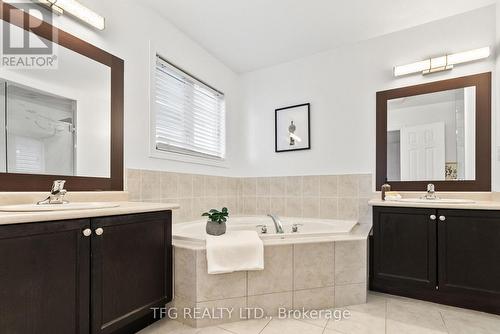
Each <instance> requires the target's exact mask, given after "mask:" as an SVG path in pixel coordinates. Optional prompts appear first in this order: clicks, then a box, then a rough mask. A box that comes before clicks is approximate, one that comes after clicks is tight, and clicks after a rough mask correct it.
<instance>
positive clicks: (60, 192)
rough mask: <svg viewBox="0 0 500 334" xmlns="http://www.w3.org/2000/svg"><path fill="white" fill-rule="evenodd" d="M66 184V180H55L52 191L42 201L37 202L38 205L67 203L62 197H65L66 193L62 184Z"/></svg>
mask: <svg viewBox="0 0 500 334" xmlns="http://www.w3.org/2000/svg"><path fill="white" fill-rule="evenodd" d="M65 183H66V180H55V181H54V183H52V189H51V190H50V195H49V197H47V198H46V199H44V200H43V201H39V202H38V203H36V204H38V205H42V204H64V203H68V201H65V200H64V196H65V195H66V193H67V191H66V189H64V184H65Z"/></svg>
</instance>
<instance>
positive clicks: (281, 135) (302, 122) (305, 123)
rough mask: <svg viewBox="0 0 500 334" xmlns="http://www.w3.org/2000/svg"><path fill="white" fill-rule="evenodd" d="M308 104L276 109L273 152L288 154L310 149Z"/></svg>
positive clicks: (309, 108)
mask: <svg viewBox="0 0 500 334" xmlns="http://www.w3.org/2000/svg"><path fill="white" fill-rule="evenodd" d="M310 110H311V105H310V104H309V103H305V104H299V105H295V106H290V107H285V108H279V109H276V110H275V111H274V112H275V133H274V139H275V151H276V152H288V151H299V150H309V149H310V148H311V133H310V131H311V125H310Z"/></svg>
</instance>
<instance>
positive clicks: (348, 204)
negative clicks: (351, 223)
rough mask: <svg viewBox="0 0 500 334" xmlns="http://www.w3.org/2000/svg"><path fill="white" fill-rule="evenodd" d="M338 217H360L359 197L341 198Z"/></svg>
mask: <svg viewBox="0 0 500 334" xmlns="http://www.w3.org/2000/svg"><path fill="white" fill-rule="evenodd" d="M337 217H338V218H339V219H358V217H359V199H357V198H339V201H338V215H337Z"/></svg>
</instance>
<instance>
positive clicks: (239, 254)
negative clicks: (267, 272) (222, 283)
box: [206, 231, 264, 274]
mask: <svg viewBox="0 0 500 334" xmlns="http://www.w3.org/2000/svg"><path fill="white" fill-rule="evenodd" d="M206 240H207V264H208V273H209V274H224V273H231V272H234V271H246V270H263V269H264V244H263V243H262V240H261V239H260V238H259V235H258V234H257V232H255V231H229V232H227V233H226V234H224V235H221V236H213V235H207V239H206Z"/></svg>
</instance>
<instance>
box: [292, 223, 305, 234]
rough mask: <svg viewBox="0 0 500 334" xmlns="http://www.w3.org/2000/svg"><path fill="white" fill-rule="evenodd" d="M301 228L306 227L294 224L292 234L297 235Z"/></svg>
mask: <svg viewBox="0 0 500 334" xmlns="http://www.w3.org/2000/svg"><path fill="white" fill-rule="evenodd" d="M299 226H304V224H293V225H292V233H296V232H298V231H299Z"/></svg>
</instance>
